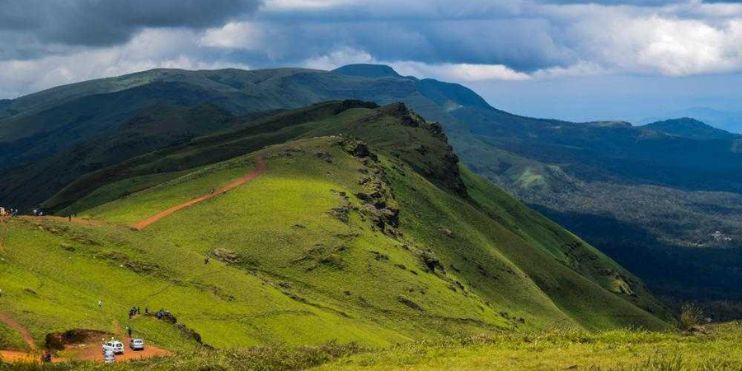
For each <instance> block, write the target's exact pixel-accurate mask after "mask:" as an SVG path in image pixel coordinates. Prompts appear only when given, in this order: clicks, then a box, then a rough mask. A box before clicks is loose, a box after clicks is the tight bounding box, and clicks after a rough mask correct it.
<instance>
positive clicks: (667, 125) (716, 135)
mask: <svg viewBox="0 0 742 371" xmlns="http://www.w3.org/2000/svg"><path fill="white" fill-rule="evenodd" d="M644 127H645V128H647V129H651V130H654V131H659V132H660V133H665V134H668V135H673V136H676V137H683V138H689V139H701V140H704V139H733V138H734V137H735V136H739V135H735V134H732V133H730V132H728V131H726V130H721V129H717V128H715V127H713V126H711V125H707V124H705V123H703V122H701V121H698V120H696V119H692V118H689V117H683V118H678V119H672V120H664V121H657V122H653V123H650V124H647V125H644Z"/></svg>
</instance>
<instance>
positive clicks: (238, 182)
mask: <svg viewBox="0 0 742 371" xmlns="http://www.w3.org/2000/svg"><path fill="white" fill-rule="evenodd" d="M266 170H267V168H266V165H265V160H264V159H263V158H262V157H258V158H257V159H256V164H255V170H253V171H251V172H249V173H247V174H246V175H245V176H243V177H240V178H237V179H235V180H233V181H231V182H229V183H228V184H226V185H224V186H223V187H221V188H219V189H217V190H215V191H214V192H211V193H207V194H205V195H202V196H199V197H196V198H194V199H192V200H190V201H186V202H184V203H182V204H180V205H176V206H173V207H171V208H169V209H166V210H163V211H160V212H159V213H157V214H155V215H152V216H150V217H149V218H147V219H144V220H141V221H139V222H137V223H135V224H133V225H132V228H134V229H136V230H140V231H141V230H142V229H145V228H147V227H148V226H150V225H152V224H153V223H156V222H157V221H159V220H161V219H163V218H166V217H168V216H170V215H172V214H175V213H176V212H178V211H180V210H183V209H186V208H189V207H191V206H193V205H196V204H199V203H201V202H204V201H206V200H210V199H212V198H214V197H217V196H219V195H222V194H225V193H227V192H229V191H231V190H233V189H235V188H237V187H239V186H242V185H244V184H246V183H248V182H250V181H251V180H253V179H255V178H257V177H259V176H261V175H263V173H265V171H266Z"/></svg>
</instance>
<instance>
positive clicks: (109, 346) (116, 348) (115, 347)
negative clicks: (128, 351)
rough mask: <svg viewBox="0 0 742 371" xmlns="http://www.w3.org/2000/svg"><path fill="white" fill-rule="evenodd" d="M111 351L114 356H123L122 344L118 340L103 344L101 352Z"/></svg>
mask: <svg viewBox="0 0 742 371" xmlns="http://www.w3.org/2000/svg"><path fill="white" fill-rule="evenodd" d="M106 350H110V351H112V352H113V353H114V354H124V344H123V343H122V342H120V341H118V340H109V341H107V342H105V343H104V344H103V352H105V351H106Z"/></svg>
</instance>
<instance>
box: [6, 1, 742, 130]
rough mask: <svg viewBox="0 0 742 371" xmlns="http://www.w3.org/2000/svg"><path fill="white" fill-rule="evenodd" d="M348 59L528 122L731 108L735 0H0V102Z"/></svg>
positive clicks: (736, 75)
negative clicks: (430, 81)
mask: <svg viewBox="0 0 742 371" xmlns="http://www.w3.org/2000/svg"><path fill="white" fill-rule="evenodd" d="M358 62H364V63H385V64H389V65H392V66H393V67H394V68H395V69H396V70H397V71H398V72H400V73H402V74H405V75H414V76H418V77H433V78H438V79H441V80H446V81H455V82H460V83H463V84H465V85H467V86H470V87H472V88H474V89H475V90H476V91H477V92H479V93H480V94H482V95H483V96H484V97H485V98H486V99H487V100H488V101H489V102H490V103H491V104H492V105H494V106H496V107H498V108H503V109H507V110H511V111H514V112H516V113H522V114H528V115H534V116H544V117H545V116H549V117H558V118H563V119H573V120H588V119H629V120H639V119H641V118H644V117H655V116H662V115H665V114H668V113H669V112H674V111H680V110H683V109H686V108H692V107H708V108H714V109H718V110H732V111H733V110H742V104H741V103H742V88H740V86H742V3H740V2H732V1H729V2H723V1H701V0H676V1H673V0H629V1H618V0H613V1H611V0H603V1H587V0H564V1H558V0H466V1H464V0H108V1H104V0H0V98H14V97H17V96H19V95H24V94H28V93H31V92H34V91H38V90H40V89H44V88H48V87H52V86H55V85H60V84H65V83H70V82H75V81H80V80H86V79H91V78H96V77H103V76H113V75H119V74H124V73H128V72H134V71H139V70H144V69H149V68H154V67H178V68H188V69H211V68H222V67H240V68H245V69H250V68H264V67H275V66H303V67H311V68H321V69H331V68H334V67H337V66H341V65H343V64H347V63H358Z"/></svg>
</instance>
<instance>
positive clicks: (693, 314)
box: [680, 303, 703, 329]
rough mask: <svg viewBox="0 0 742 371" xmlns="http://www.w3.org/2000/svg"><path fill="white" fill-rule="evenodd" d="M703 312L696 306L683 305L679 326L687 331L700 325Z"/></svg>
mask: <svg viewBox="0 0 742 371" xmlns="http://www.w3.org/2000/svg"><path fill="white" fill-rule="evenodd" d="M702 320H703V310H702V309H701V307H699V306H698V305H696V304H690V303H689V304H685V305H683V308H682V309H681V310H680V326H681V327H682V328H684V329H689V328H691V327H693V326H696V325H698V324H700V323H701V321H702Z"/></svg>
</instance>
